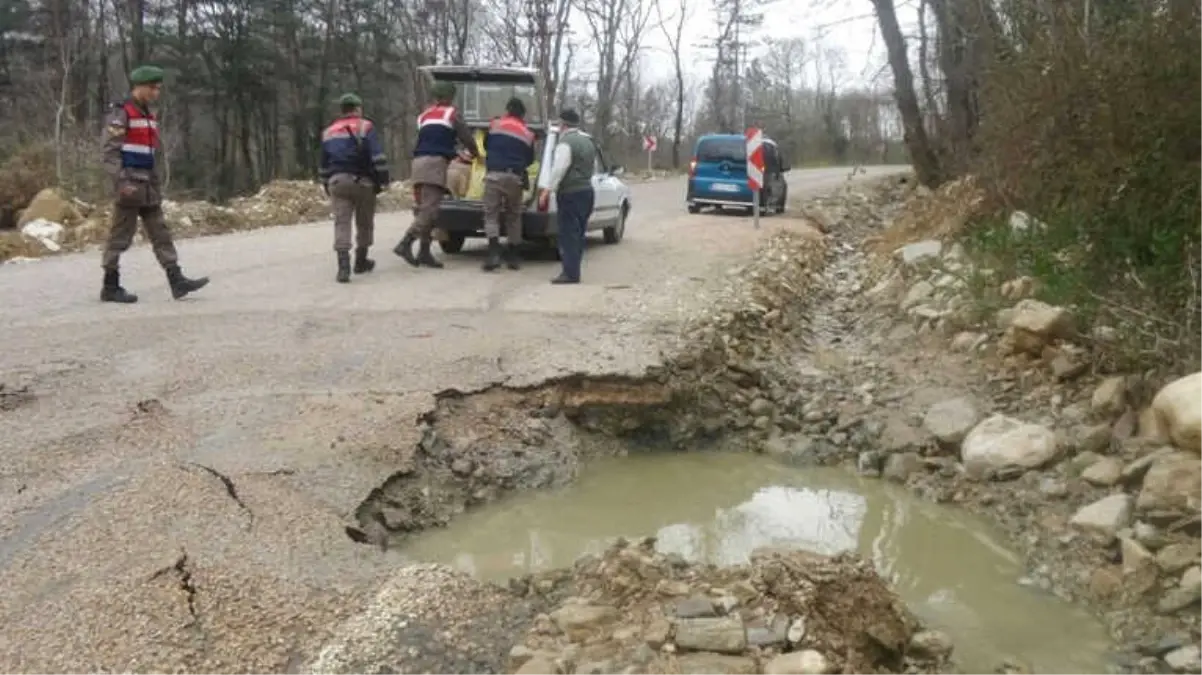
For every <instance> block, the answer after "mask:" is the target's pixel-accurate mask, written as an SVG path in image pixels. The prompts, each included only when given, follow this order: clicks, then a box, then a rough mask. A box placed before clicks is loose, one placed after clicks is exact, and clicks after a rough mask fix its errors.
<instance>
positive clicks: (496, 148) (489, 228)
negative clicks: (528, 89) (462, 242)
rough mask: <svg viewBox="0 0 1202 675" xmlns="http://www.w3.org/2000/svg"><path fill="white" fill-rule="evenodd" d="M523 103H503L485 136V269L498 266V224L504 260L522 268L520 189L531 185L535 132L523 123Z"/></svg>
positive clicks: (520, 101) (524, 114)
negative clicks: (520, 253)
mask: <svg viewBox="0 0 1202 675" xmlns="http://www.w3.org/2000/svg"><path fill="white" fill-rule="evenodd" d="M525 118H526V105H525V104H524V103H522V100H521V99H519V98H511V99H509V102H508V103H506V104H505V114H504V115H503V116H501V117H498V118H496V119H494V120H493V121H492V123H491V124H489V127H488V135H487V136H485V137H484V166H485V168H486V169H487V173H486V174H485V175H484V233H485V234H486V235H487V236H488V260H486V261H485V262H484V271H486V272H491V271H493V270H495V269H497V268H498V267H500V266H501V242H500V237H501V224H502V222H504V224H505V244H506V247H505V263H506V265H508V266H509V269H511V270H516V269H519V268H520V267H521V261H520V260H519V257H518V249H517V247H518V244H520V243H521V242H522V192H523V191H524V190H525V189H526V188H527V187H529V186H530V165H531V164H533V163H534V133H533V132H531V131H530V128H529V127H527V126H526V119H525Z"/></svg>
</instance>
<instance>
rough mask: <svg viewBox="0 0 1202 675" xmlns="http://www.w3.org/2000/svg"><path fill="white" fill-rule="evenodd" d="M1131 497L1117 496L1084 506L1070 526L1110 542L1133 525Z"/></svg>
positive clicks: (1070, 522)
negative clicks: (1124, 529) (1121, 531)
mask: <svg viewBox="0 0 1202 675" xmlns="http://www.w3.org/2000/svg"><path fill="white" fill-rule="evenodd" d="M1131 502H1132V499H1131V495H1125V494H1115V495H1110V496H1108V497H1103V498H1101V499H1099V500H1098V501H1096V502H1094V503H1092V504H1087V505H1085V506H1082V507H1081V508H1080V509H1079V510H1078V511H1077V512H1076V513H1074V514H1073V517H1072V518H1071V519H1069V524H1070V525H1072V526H1073V527H1076V528H1079V529H1082V530H1085V531H1087V532H1091V533H1093V534H1096V535H1101V538H1102V539H1104V540H1106V541H1110V540H1112V539H1114V537H1115V535H1116V534H1117V533H1118V531H1119V530H1121V529H1123V528H1124V527H1127V526H1128V525H1130V524H1131Z"/></svg>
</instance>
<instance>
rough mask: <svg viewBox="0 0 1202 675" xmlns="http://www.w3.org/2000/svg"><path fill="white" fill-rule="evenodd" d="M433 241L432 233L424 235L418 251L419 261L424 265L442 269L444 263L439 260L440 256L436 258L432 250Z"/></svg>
mask: <svg viewBox="0 0 1202 675" xmlns="http://www.w3.org/2000/svg"><path fill="white" fill-rule="evenodd" d="M431 243H433V240H432V237H430V235H428V234H427V235H425V236H424V237H422V241H421V248H420V249H418V251H417V262H418V263H420V264H421V265H422V267H433V268H435V269H442V267H443V264H442V263H441V262H439V261H438V258H435V257H434V254H433V253H432V252H431V251H430V244H431Z"/></svg>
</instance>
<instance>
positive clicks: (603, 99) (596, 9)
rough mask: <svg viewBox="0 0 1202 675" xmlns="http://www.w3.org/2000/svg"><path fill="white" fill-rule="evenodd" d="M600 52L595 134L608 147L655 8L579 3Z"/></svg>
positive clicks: (598, 0)
mask: <svg viewBox="0 0 1202 675" xmlns="http://www.w3.org/2000/svg"><path fill="white" fill-rule="evenodd" d="M576 8H577V10H578V11H580V13H581V14H583V15H584V18H585V21H586V22H587V23H588V27H589V35H590V38H591V40H592V43H593V47H594V49H596V51H597V55H598V63H597V80H596V85H597V100H596V111H595V115H594V119H593V126H594V134H595V135H596V137H597V138H598V140H599V141H600V142H601V143H602V144H604V143H605V142H606V141H607V140H608V138H609V136H610V134H611V133H612V131H613V130H612V128H611V125H612V123H613V121H614V119H613V113H614V105H615V102H616V95H617V93H618V88H619V87H620V85H621V83H622V81H623V80H624V79H625V78H626V75H627V73H629V72H630V69H631V68H633V67H634V66H635V64H636V63H637V62H638V57H639V53H640V51H641V50H642V40H643V37H644V35H645V34H646V29H647V27H648V23H649V21H650V18H651V15H652V14H653V13H654V11H655V7H654V5H653V4H652V3H651V2H649V1H648V0H578V4H577V6H576Z"/></svg>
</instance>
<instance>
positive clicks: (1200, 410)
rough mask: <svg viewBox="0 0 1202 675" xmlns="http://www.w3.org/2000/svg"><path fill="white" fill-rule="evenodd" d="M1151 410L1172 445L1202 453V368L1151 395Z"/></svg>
mask: <svg viewBox="0 0 1202 675" xmlns="http://www.w3.org/2000/svg"><path fill="white" fill-rule="evenodd" d="M1151 410H1152V414H1153V415H1154V416H1155V419H1156V423H1157V425H1158V426H1159V430H1160V431H1161V432H1162V433H1163V434H1164V437H1166V438H1167V439H1168V440H1171V441H1172V442H1173V445H1175V446H1177V447H1178V448H1180V449H1182V450H1188V451H1190V452H1193V453H1194V454H1202V372H1197V373H1194V374H1193V375H1186V376H1185V377H1182V378H1180V379H1177V380H1174V381H1172V382H1170V383H1169V384H1167V385H1165V387H1164V388H1163V389H1161V390H1160V391H1159V392H1158V393H1157V394H1156V397H1155V398H1153V399H1152V407H1151Z"/></svg>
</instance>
